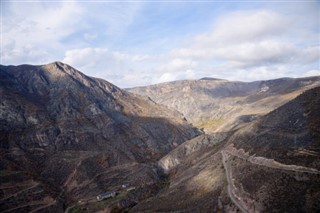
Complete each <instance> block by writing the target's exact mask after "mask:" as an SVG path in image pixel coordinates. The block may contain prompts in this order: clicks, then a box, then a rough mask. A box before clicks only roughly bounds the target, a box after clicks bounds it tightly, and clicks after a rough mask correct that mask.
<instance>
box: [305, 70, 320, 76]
mask: <svg viewBox="0 0 320 213" xmlns="http://www.w3.org/2000/svg"><path fill="white" fill-rule="evenodd" d="M305 76H320V70H309V71H307V72H306V74H305Z"/></svg>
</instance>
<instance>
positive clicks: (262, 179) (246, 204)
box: [132, 87, 320, 212]
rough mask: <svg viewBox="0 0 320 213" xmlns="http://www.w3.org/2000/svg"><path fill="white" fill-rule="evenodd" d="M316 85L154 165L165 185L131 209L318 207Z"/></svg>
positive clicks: (304, 209) (319, 152)
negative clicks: (164, 187)
mask: <svg viewBox="0 0 320 213" xmlns="http://www.w3.org/2000/svg"><path fill="white" fill-rule="evenodd" d="M319 106H320V87H317V88H314V89H311V90H308V91H306V92H304V93H303V94H301V95H299V96H298V97H297V98H295V99H293V100H292V101H290V102H288V103H287V104H285V105H283V106H281V107H279V108H277V109H276V110H274V111H272V112H270V113H269V114H267V115H265V116H262V117H261V118H259V119H257V120H255V121H252V122H250V123H248V124H245V125H244V126H243V127H241V128H239V129H237V130H235V131H234V132H229V133H215V134H212V135H207V136H205V135H201V136H198V137H196V138H194V139H192V140H190V141H187V142H185V143H183V144H181V145H179V146H178V147H177V148H175V149H174V150H172V151H171V152H170V153H168V154H167V155H166V156H164V157H163V158H162V159H161V160H160V161H159V165H160V166H161V167H162V168H163V170H164V171H165V172H166V173H167V174H168V175H169V178H168V182H167V188H166V189H165V190H163V191H162V192H161V193H160V194H158V195H157V196H155V197H153V198H152V199H149V200H146V201H144V202H142V203H140V204H138V205H137V206H135V207H134V208H133V209H132V211H133V212H141V211H147V212H172V211H179V212H219V211H220V212H239V211H240V212H319V211H320V205H319V200H320V128H319V123H320V114H319Z"/></svg>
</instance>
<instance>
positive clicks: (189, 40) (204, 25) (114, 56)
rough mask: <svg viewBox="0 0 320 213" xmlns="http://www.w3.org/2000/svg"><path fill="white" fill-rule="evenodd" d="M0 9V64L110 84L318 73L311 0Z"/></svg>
mask: <svg viewBox="0 0 320 213" xmlns="http://www.w3.org/2000/svg"><path fill="white" fill-rule="evenodd" d="M249 6H250V7H249ZM1 7H2V11H3V12H2V14H1V16H2V31H1V34H2V49H1V63H2V64H25V63H30V64H44V63H50V62H52V61H57V60H61V61H63V62H65V63H68V64H70V65H71V66H74V67H75V68H77V69H79V70H80V71H82V72H84V73H85V74H87V75H91V76H95V77H99V78H104V79H106V80H108V81H110V82H112V83H115V84H116V85H118V86H120V87H133V86H140V85H148V84H154V83H161V82H166V81H173V80H181V79H199V78H202V77H215V78H224V79H230V80H244V81H252V80H261V79H270V78H278V77H285V76H287V77H300V76H310V75H319V73H320V68H319V61H320V60H319V59H320V57H319V50H320V45H319V43H320V41H319V37H320V33H319V30H320V24H319V20H320V17H319V11H320V10H319V9H320V4H319V3H318V2H316V1H314V2H312V1H309V2H295V3H287V4H281V3H277V4H263V3H259V4H258V3H256V4H251V5H248V4H247V3H245V2H242V3H237V5H235V6H234V7H230V5H229V4H227V3H222V2H221V3H220V2H219V3H210V2H209V3H208V2H207V3H197V4H193V3H188V2H185V3H168V2H167V3H160V2H158V3H145V2H132V3H115V2H113V3H112V2H96V3H89V2H76V1H67V2H63V1H62V2H55V3H53V2H29V3H23V2H9V1H7V2H1ZM25 11H28V15H27V16H26V13H25ZM210 11H211V13H210Z"/></svg>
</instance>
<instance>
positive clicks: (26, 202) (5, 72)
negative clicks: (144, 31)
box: [0, 62, 320, 213]
mask: <svg viewBox="0 0 320 213" xmlns="http://www.w3.org/2000/svg"><path fill="white" fill-rule="evenodd" d="M0 95H1V96H0V101H1V102H0V124H1V125H0V143H1V146H0V152H1V158H0V159H1V160H0V169H1V173H0V180H1V185H0V206H1V207H0V210H1V212H70V213H71V212H250V213H251V212H317V211H319V210H320V206H319V202H318V201H319V199H320V161H319V160H320V143H319V142H320V129H319V122H320V114H319V106H320V77H308V78H297V79H293V78H282V79H275V80H268V81H257V82H231V81H227V80H220V79H210V78H204V79H200V80H192V81H187V80H186V81H176V82H169V83H163V84H158V85H151V86H148V87H140V88H131V89H126V90H124V89H120V88H118V87H116V86H115V85H113V84H111V83H109V82H107V81H104V80H102V79H97V78H92V77H88V76H86V75H84V74H82V73H81V72H80V71H78V70H76V69H74V68H72V67H71V66H69V65H67V64H63V63H61V62H53V63H51V64H47V65H38V66H34V65H20V66H2V65H1V66H0ZM105 192H115V193H116V195H115V196H114V197H110V198H106V199H104V200H102V201H98V200H97V196H98V195H99V194H101V193H105Z"/></svg>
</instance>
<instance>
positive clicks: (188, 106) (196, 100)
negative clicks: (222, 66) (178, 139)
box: [128, 77, 320, 132]
mask: <svg viewBox="0 0 320 213" xmlns="http://www.w3.org/2000/svg"><path fill="white" fill-rule="evenodd" d="M319 85H320V77H308V78H297V79H293V78H282V79H275V80H268V81H255V82H232V81H226V80H220V79H211V78H203V79H200V80H189V81H175V82H169V83H162V84H157V85H152V86H147V87H137V88H132V89H128V90H129V91H130V92H133V93H137V94H140V95H145V96H149V97H150V98H151V99H152V100H154V101H155V102H157V103H161V104H164V105H166V106H168V107H170V108H172V109H175V110H178V111H179V112H181V113H183V114H184V115H185V116H186V118H187V119H188V120H189V121H191V122H192V123H193V124H194V125H196V126H198V127H201V128H205V130H206V131H207V132H215V131H216V132H217V131H223V130H224V131H226V130H230V129H232V128H233V127H234V126H237V124H239V123H243V122H247V121H250V120H253V119H256V118H257V117H259V116H261V115H264V114H266V113H268V112H270V111H272V110H274V109H276V108H277V107H279V106H281V105H283V104H284V103H286V102H288V101H289V100H291V99H293V98H294V97H296V96H297V95H299V94H300V93H301V92H302V91H305V90H307V89H310V88H313V87H315V86H319Z"/></svg>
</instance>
